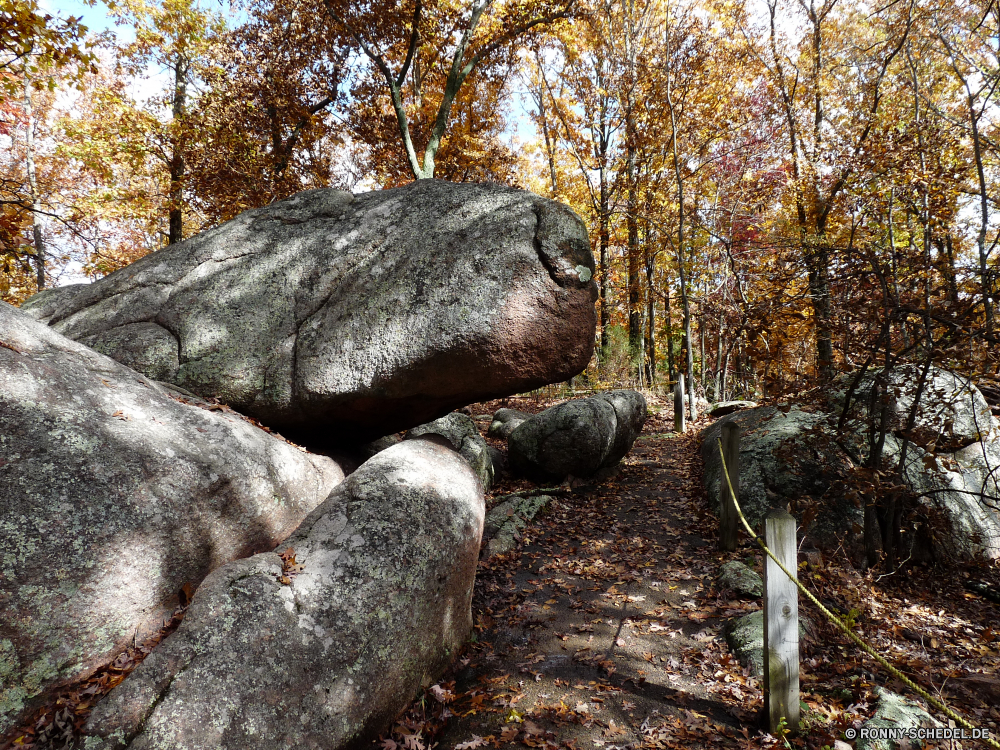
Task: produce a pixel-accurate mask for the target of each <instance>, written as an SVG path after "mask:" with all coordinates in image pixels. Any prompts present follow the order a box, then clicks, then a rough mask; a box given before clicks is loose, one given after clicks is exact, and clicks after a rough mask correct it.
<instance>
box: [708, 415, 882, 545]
mask: <svg viewBox="0 0 1000 750" xmlns="http://www.w3.org/2000/svg"><path fill="white" fill-rule="evenodd" d="M827 417H828V415H827V414H824V413H815V414H814V413H809V412H805V411H802V410H801V409H799V408H798V407H795V406H792V407H791V408H787V409H778V408H775V407H773V406H761V407H757V408H755V409H748V410H746V411H740V412H736V413H734V414H731V415H729V416H726V417H723V418H722V419H719V420H718V421H716V422H713V423H712V424H711V425H709V426H708V427H707V428H705V429H704V430H703V431H702V444H701V455H702V459H703V460H704V465H705V473H704V482H705V488H706V490H707V491H708V497H709V499H710V500H711V501H712V502H713V503H716V504H717V503H718V499H719V482H720V480H722V461H721V459H720V457H719V437H720V436H721V434H722V425H724V424H726V423H727V422H729V421H736V423H737V424H739V426H740V507H741V508H742V509H743V513H744V515H745V516H746V518H747V521H748V522H749V523H750V525H751V526H752V527H754V528H759V527H760V525H761V524H762V523H763V521H764V517H765V516H766V515H767V514H768V512H769V511H770V510H771V509H772V508H778V507H785V505H787V504H788V503H789V502H790V501H792V500H799V499H801V498H804V497H806V496H810V497H816V498H820V497H822V498H824V502H825V504H826V505H825V507H824V510H823V511H822V512H821V513H820V514H819V515H818V516H817V517H816V521H815V524H816V526H814V527H813V528H812V529H810V530H809V533H810V536H812V537H816V536H817V535H821V536H822V537H823V538H826V539H833V538H835V536H836V533H837V532H843V530H844V525H845V524H850V523H851V522H858V523H861V522H863V520H864V519H863V517H862V516H861V511H860V509H858V508H856V507H855V506H854V505H853V504H852V503H851V502H849V501H848V500H847V499H846V498H845V497H844V496H843V493H828V490H829V489H830V486H831V484H832V483H833V482H836V481H837V480H838V479H839V478H841V477H843V476H844V475H846V473H847V471H849V469H850V468H851V466H852V463H851V461H850V459H849V458H848V457H847V455H846V454H844V453H843V451H842V450H841V449H840V448H839V447H837V446H836V444H835V443H833V441H830V440H828V441H815V445H813V444H811V443H810V436H811V435H813V434H815V433H814V432H813V431H816V430H821V429H822V426H823V424H824V423H825V421H826V419H827ZM807 444H808V445H810V448H811V450H803V446H805V445H807Z"/></svg>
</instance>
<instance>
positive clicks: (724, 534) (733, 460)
mask: <svg viewBox="0 0 1000 750" xmlns="http://www.w3.org/2000/svg"><path fill="white" fill-rule="evenodd" d="M722 455H723V456H725V458H726V469H727V470H728V472H729V481H730V482H731V483H732V485H733V493H735V494H736V499H737V500H739V497H740V426H739V425H738V424H736V422H735V420H734V421H729V422H726V423H725V424H724V425H722ZM720 482H721V483H720V485H719V549H721V550H723V551H724V552H732V551H734V550H735V549H736V541H737V534H738V531H739V528H738V524H739V517H738V516H737V515H736V503H734V502H733V496H732V494H730V492H729V482H726V477H725V476H723V477H721V479H720Z"/></svg>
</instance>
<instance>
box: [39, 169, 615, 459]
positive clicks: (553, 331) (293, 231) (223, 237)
mask: <svg viewBox="0 0 1000 750" xmlns="http://www.w3.org/2000/svg"><path fill="white" fill-rule="evenodd" d="M593 273H594V259H593V255H592V254H591V252H590V245H589V240H588V235H587V230H586V227H585V226H584V225H583V222H582V221H580V219H579V217H577V216H576V214H574V213H573V212H572V211H571V210H570V209H568V208H566V207H565V206H563V205H560V204H558V203H555V202H553V201H550V200H547V199H544V198H540V197H538V196H536V195H533V194H532V193H529V192H526V191H521V190H515V189H511V188H505V187H501V186H498V185H492V184H473V183H462V184H454V183H448V182H444V181H440V180H417V181H416V182H414V183H412V184H410V185H407V186H405V187H400V188H395V189H392V190H384V191H380V192H372V193H365V194H361V195H352V194H350V193H346V192H342V191H337V190H326V189H324V190H311V191H306V192H303V193H299V194H298V195H295V196H293V197H291V198H288V199H286V200H283V201H279V202H276V203H273V204H271V205H269V206H266V207H263V208H258V209H253V210H251V211H247V212H245V213H243V214H241V215H240V216H238V217H237V218H235V219H233V220H232V221H229V222H227V223H225V224H223V225H221V226H219V227H217V228H215V229H212V230H209V231H206V232H203V233H201V234H199V235H197V236H195V237H193V238H191V239H190V240H187V241H185V242H182V243H179V244H176V245H171V246H170V247H168V248H165V249H163V250H159V251H157V252H154V253H152V254H151V255H148V256H146V257H144V258H142V259H140V260H138V261H136V262H135V263H133V264H131V265H130V266H128V267H126V268H123V269H121V270H120V271H117V272H116V273H113V274H111V275H109V276H107V277H105V278H103V279H101V280H99V281H97V282H95V283H93V284H91V285H89V286H86V287H85V288H84V289H81V290H76V291H74V292H73V293H71V294H66V295H63V296H62V297H59V296H58V295H57V296H52V295H49V296H45V297H42V298H41V299H40V300H38V301H37V302H36V301H35V300H34V299H32V300H29V301H28V302H27V303H26V304H25V306H24V309H25V310H27V311H29V312H34V313H35V314H38V315H39V316H40V317H41V318H43V319H46V320H47V321H48V322H49V324H50V325H52V326H53V327H54V328H55V329H56V330H57V331H59V332H60V333H63V334H65V335H66V336H69V337H70V338H73V339H75V340H78V341H80V342H82V343H85V344H87V345H88V346H91V347H93V348H95V349H97V350H98V351H101V352H103V353H105V354H108V355H109V356H111V357H114V358H116V359H120V360H121V361H123V362H127V363H129V364H131V365H132V366H134V367H136V368H137V369H139V370H140V371H142V372H143V373H144V374H146V375H148V376H150V377H153V376H155V377H158V378H161V379H164V380H167V381H170V382H172V383H175V384H177V385H180V386H182V387H184V388H187V389H190V390H191V391H193V392H195V393H198V394H199V395H202V396H206V397H207V396H211V397H215V398H218V399H220V400H221V401H222V402H224V403H227V404H229V405H230V406H231V407H233V408H234V409H237V410H239V411H241V412H243V413H245V414H248V415H250V416H253V417H255V418H257V419H259V420H260V421H261V422H263V423H264V424H267V425H269V426H272V427H276V428H279V429H281V430H282V432H283V433H284V434H293V432H295V431H297V434H298V435H299V436H300V437H301V438H302V439H303V440H306V439H308V440H315V441H320V440H328V441H338V440H339V441H340V442H351V443H354V444H357V443H358V442H363V441H364V440H371V439H374V438H377V437H379V436H381V435H386V434H389V433H391V432H397V431H399V430H402V429H406V428H408V427H412V426H414V425H418V424H421V423H423V422H427V421H429V420H431V419H435V418H437V417H439V416H441V415H443V414H446V413H447V412H449V411H450V410H452V409H454V408H456V407H458V406H462V405H464V404H468V403H472V402H475V401H482V400H486V399H490V398H496V397H500V396H507V395H510V394H513V393H520V392H523V391H526V390H530V389H532V388H536V387H538V386H540V385H543V384H546V383H552V382H559V381H562V380H566V379H567V378H569V377H570V376H572V375H575V374H576V373H578V372H580V371H581V370H583V368H584V367H586V365H587V363H588V361H589V360H590V356H591V352H592V351H593V346H594V330H595V326H596V318H595V313H594V301H595V299H596V295H597V292H596V287H595V284H594V281H593V278H592V276H593ZM60 301H62V302H64V303H65V304H63V305H58V304H57V303H58V302H60ZM54 308H58V309H54Z"/></svg>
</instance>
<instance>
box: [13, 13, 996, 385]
mask: <svg viewBox="0 0 1000 750" xmlns="http://www.w3.org/2000/svg"><path fill="white" fill-rule="evenodd" d="M107 6H108V10H109V13H110V14H111V15H112V17H113V18H115V19H116V21H117V23H119V24H120V25H121V26H123V27H130V28H131V29H132V30H133V33H132V34H131V35H130V36H131V37H133V38H134V41H132V42H130V43H127V44H126V43H121V42H118V41H117V40H116V38H115V37H114V35H113V34H110V33H105V34H102V35H100V36H94V35H89V36H88V35H87V32H86V30H85V29H84V28H83V27H82V26H81V25H80V21H79V19H74V18H63V17H59V16H52V15H48V14H44V13H42V12H41V11H40V10H39V8H38V6H37V5H36V4H34V3H33V2H22V1H20V0H19V1H18V2H11V0H0V19H2V26H0V113H2V115H0V116H2V120H0V138H2V139H4V142H5V144H7V145H9V146H10V148H9V149H5V150H4V154H5V155H4V156H3V159H2V162H0V179H2V180H3V182H2V185H3V191H4V193H3V196H2V200H3V203H2V204H0V206H2V209H0V211H2V216H0V243H2V245H0V247H2V250H3V256H2V257H3V258H4V261H3V262H4V265H3V267H2V269H0V270H2V277H0V278H2V290H0V291H2V293H3V295H4V299H7V300H11V301H19V300H22V299H24V298H25V297H27V296H28V295H30V294H31V293H33V292H34V291H35V290H36V289H37V288H39V285H40V284H41V283H44V275H39V274H38V273H35V271H36V270H37V268H41V269H43V270H44V271H46V272H47V273H48V275H49V276H50V277H52V278H54V279H57V280H58V278H59V276H60V274H63V273H65V272H66V269H70V270H72V271H73V272H75V273H83V274H88V275H90V276H92V277H94V276H99V275H102V274H105V273H108V272H110V271H112V270H115V269H116V268H119V267H121V266H122V265H124V264H126V263H128V262H131V261H132V260H134V259H135V258H137V257H139V256H140V255H143V254H145V253H147V252H151V251H153V250H155V249H156V248H158V247H161V246H162V245H164V244H167V243H169V242H177V241H180V240H182V239H184V238H186V237H189V236H191V235H192V234H193V233H195V232H197V231H200V230H201V229H204V228H207V227H211V226H214V225H216V224H218V223H220V222H222V221H225V220H228V219H230V218H232V217H233V216H235V215H237V214H238V213H240V212H241V211H244V210H246V209H248V208H252V207H254V206H261V205H265V204H267V203H269V202H271V201H274V200H278V199H281V198H284V197H287V196H288V195H291V194H293V193H295V192H298V191H300V190H304V189H309V188H314V187H323V186H337V187H342V188H347V189H355V190H363V189H378V188H384V187H392V186H395V185H399V184H403V183H406V182H408V181H410V180H412V179H415V178H426V177H431V176H435V177H440V178H445V179H450V180H459V181H463V180H491V181H496V182H501V183H506V184H510V185H515V186H519V187H524V188H527V189H531V190H534V191H536V192H538V193H540V194H542V195H545V196H547V197H552V198H554V199H556V200H560V201H563V202H566V203H568V204H569V205H571V206H572V207H573V208H574V209H576V211H577V212H578V213H579V214H580V215H581V216H582V217H584V219H585V220H586V221H587V223H588V225H589V227H590V230H591V233H592V245H593V248H594V252H595V255H596V256H597V258H598V266H599V273H598V282H599V288H600V291H599V294H600V299H599V303H598V304H599V308H600V332H599V347H598V354H597V357H596V359H595V362H594V363H593V365H592V371H591V373H590V374H591V375H592V376H593V377H597V378H606V379H617V380H621V379H626V380H629V381H631V382H636V383H642V384H651V383H655V382H659V381H672V380H673V378H674V377H675V375H676V374H677V373H679V372H684V373H685V374H686V375H687V378H686V380H687V383H688V387H689V394H688V397H689V399H691V400H692V403H693V399H694V398H695V396H696V393H704V394H706V395H708V396H709V397H710V398H723V397H727V396H734V395H747V396H754V395H756V396H760V395H768V394H770V395H774V394H780V393H781V392H783V391H786V390H790V389H795V388H801V387H805V386H808V385H811V384H816V383H821V382H824V381H826V380H829V379H830V378H831V377H833V376H835V374H836V373H837V372H841V371H851V370H856V369H857V368H860V367H864V366H868V367H871V366H874V365H884V364H891V363H892V362H895V361H898V360H913V361H917V360H922V359H926V358H928V357H929V358H933V359H934V360H935V361H936V362H938V363H940V364H943V365H945V366H950V367H956V368H959V369H961V370H963V371H965V372H968V373H969V374H979V375H990V376H992V375H995V374H996V371H997V367H998V362H997V354H996V352H997V346H996V345H997V335H998V333H997V330H996V329H997V323H996V304H997V299H996V295H997V288H996V287H997V263H996V256H997V241H998V232H1000V224H998V221H997V197H996V196H997V195H998V192H1000V191H998V190H997V179H998V167H1000V160H998V156H1000V145H998V143H1000V138H998V133H997V125H998V109H997V105H996V101H995V96H996V88H997V85H998V83H1000V56H998V55H1000V53H998V47H997V43H996V40H997V38H998V34H1000V11H998V6H997V4H996V3H990V2H987V0H962V2H958V3H956V2H951V1H948V2H946V1H945V0H928V1H926V2H919V3H918V2H916V1H915V0H906V1H904V2H896V3H888V4H883V5H879V6H877V7H876V6H871V5H870V4H867V3H863V2H861V0H765V1H764V2H744V1H743V0H628V2H624V3H622V2H611V1H610V0H575V1H572V0H465V1H464V2H455V1H453V0H407V1H406V2H402V3H386V2H381V1H380V0H376V1H374V2H370V3H361V4H358V3H351V2H343V1H342V0H241V1H240V2H238V3H234V5H233V6H231V7H230V8H229V9H228V11H229V12H226V8H225V7H224V6H222V5H212V6H208V5H204V4H199V2H197V0H107ZM150 75H152V76H153V77H152V78H151V79H150V81H151V83H149V84H147V85H145V86H144V87H137V85H136V83H135V82H136V80H137V79H138V78H141V77H143V76H147V77H148V76H150ZM25 91H27V92H29V94H30V95H29V96H28V97H27V98H26V97H25ZM29 136H30V137H29ZM32 174H33V175H34V176H33V177H32V176H31V175H32ZM43 230H44V231H43ZM36 234H37V236H36ZM46 238H47V239H46ZM46 247H48V248H49V251H50V252H48V253H46V251H45V248H46ZM35 267H37V268H35Z"/></svg>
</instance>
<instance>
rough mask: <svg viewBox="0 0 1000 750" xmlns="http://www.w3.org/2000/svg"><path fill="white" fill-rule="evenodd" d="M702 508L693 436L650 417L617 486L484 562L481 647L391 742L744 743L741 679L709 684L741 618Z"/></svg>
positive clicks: (562, 500)
mask: <svg viewBox="0 0 1000 750" xmlns="http://www.w3.org/2000/svg"><path fill="white" fill-rule="evenodd" d="M666 416H669V412H667V415H666ZM503 490H504V487H503V486H501V488H500V492H501V493H502V491H503ZM506 491H510V490H509V489H507V490H506ZM495 494H499V493H495ZM701 498H702V490H701V476H700V462H699V461H698V459H697V443H696V440H695V437H694V434H693V433H688V434H687V435H685V436H679V435H676V434H675V433H673V432H672V430H670V429H669V428H668V426H667V421H666V419H664V418H662V417H661V416H654V417H652V418H651V419H650V420H649V422H647V425H646V429H645V430H644V432H643V435H642V437H641V438H640V439H639V441H637V443H636V445H635V447H634V448H633V450H632V452H631V453H630V454H629V455H628V456H627V457H626V459H625V460H624V462H623V465H622V469H621V472H620V474H619V475H618V476H617V477H616V478H614V479H612V480H610V481H608V482H605V483H603V484H600V485H599V486H596V487H583V488H577V489H575V490H573V491H572V492H569V491H567V492H565V493H564V494H562V495H560V496H558V497H557V498H556V499H555V501H554V502H553V503H552V504H550V506H549V508H548V510H547V512H546V513H545V514H544V516H542V517H540V518H538V519H536V521H535V522H534V523H533V524H532V525H531V526H529V527H528V529H527V531H526V533H525V536H524V539H523V540H522V542H523V544H522V546H521V547H520V549H518V550H515V551H514V552H512V553H510V554H508V555H506V556H503V557H500V558H494V559H493V560H492V561H490V562H484V563H481V566H480V570H479V575H478V578H477V583H476V594H475V600H474V603H473V615H474V619H475V623H476V631H477V638H478V642H477V643H474V644H473V645H472V646H471V647H470V649H469V650H468V652H467V653H466V654H465V655H464V656H463V657H462V659H461V660H460V661H461V663H460V664H459V665H458V666H457V667H456V669H455V671H454V672H453V674H451V675H450V676H447V677H446V678H445V679H444V680H443V681H442V682H441V683H439V685H438V686H437V687H435V688H433V689H432V690H431V691H430V692H429V693H428V695H427V696H426V697H425V699H424V700H423V701H422V703H420V704H417V705H415V707H414V709H412V710H411V712H410V714H409V715H408V718H407V720H404V722H402V723H401V724H400V725H399V726H398V727H397V732H396V733H395V734H394V737H395V739H393V740H390V743H396V742H398V743H399V744H404V745H405V744H409V745H410V746H411V747H412V750H419V745H422V744H429V742H431V741H433V742H436V743H438V744H439V745H440V747H441V748H442V749H444V748H447V750H451V749H452V748H454V747H458V748H459V750H469V749H471V748H475V747H479V746H481V745H485V744H487V743H489V744H490V745H492V746H494V747H500V746H504V745H507V744H509V743H517V744H519V745H522V746H523V745H527V746H529V747H547V748H556V747H560V746H561V747H568V748H570V750H576V748H587V749H588V750H589V749H590V748H600V747H605V748H608V749H609V750H610V749H611V748H621V747H624V746H632V747H638V746H640V745H645V746H648V747H670V746H672V745H673V744H674V743H676V745H677V746H683V747H687V748H690V747H697V746H699V745H700V744H702V743H703V744H705V745H711V746H720V745H722V746H726V745H735V742H734V741H733V740H732V739H727V738H733V737H735V734H736V731H737V730H738V727H739V726H740V725H741V724H746V723H747V721H748V716H747V715H746V712H745V711H743V710H742V709H741V708H740V704H741V702H742V699H743V698H744V695H743V691H744V690H745V685H746V677H745V675H739V670H738V669H737V670H735V671H736V672H737V676H736V678H735V679H733V678H732V677H730V680H729V681H728V682H726V681H723V680H719V679H717V678H716V675H717V673H718V672H719V670H720V669H722V668H725V671H726V673H727V674H728V673H730V672H733V671H734V670H733V668H732V665H731V663H730V662H731V658H730V656H729V654H728V651H727V649H726V647H725V644H724V642H722V639H721V635H720V633H719V627H720V625H721V620H720V619H719V617H720V616H721V615H724V614H731V613H732V610H728V611H721V610H720V608H719V604H720V603H719V602H718V601H717V600H716V599H715V598H714V596H713V595H711V592H710V589H711V581H712V576H713V575H714V572H715V564H714V562H709V561H706V556H705V554H704V552H706V551H708V550H706V549H705V548H706V546H707V545H712V546H713V547H714V545H715V540H714V539H712V538H711V537H710V534H711V532H710V531H708V532H707V533H706V530H708V529H710V528H711V525H710V521H709V519H708V518H707V516H706V513H705V503H704V502H703V501H702V499H701ZM706 537H708V538H706ZM698 550H701V554H698V553H697V551H698ZM726 606H727V607H728V606H729V605H726ZM741 683H743V684H742V685H741ZM719 686H722V689H721V692H722V693H725V692H727V691H728V693H729V695H723V694H720V687H719ZM726 698H728V700H727V699H726ZM734 698H735V699H736V700H733V699H734ZM699 741H701V742H699ZM470 743H471V744H470ZM387 747H389V748H390V750H392V744H387Z"/></svg>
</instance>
